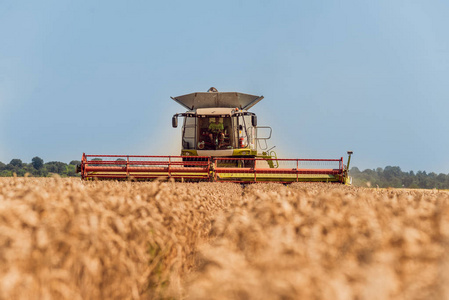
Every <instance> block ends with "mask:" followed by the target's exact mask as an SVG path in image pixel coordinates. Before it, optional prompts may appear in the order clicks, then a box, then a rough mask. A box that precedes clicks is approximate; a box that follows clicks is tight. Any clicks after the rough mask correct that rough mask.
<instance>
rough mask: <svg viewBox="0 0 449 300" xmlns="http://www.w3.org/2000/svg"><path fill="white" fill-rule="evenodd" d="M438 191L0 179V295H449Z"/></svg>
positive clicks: (447, 211)
mask: <svg viewBox="0 0 449 300" xmlns="http://www.w3.org/2000/svg"><path fill="white" fill-rule="evenodd" d="M448 204H449V193H447V192H444V191H436V190H429V191H423V190H395V189H367V188H355V187H348V186H341V185H332V184H317V183H316V184H307V183H301V184H300V183H295V184H291V185H289V186H283V185H278V184H254V185H248V186H246V187H242V186H240V185H237V184H220V183H174V182H148V183H138V182H81V181H80V180H79V179H61V178H0V299H449V290H448V286H449V263H448V262H449V258H448V247H449V244H448V242H449V239H448V238H449V205H448Z"/></svg>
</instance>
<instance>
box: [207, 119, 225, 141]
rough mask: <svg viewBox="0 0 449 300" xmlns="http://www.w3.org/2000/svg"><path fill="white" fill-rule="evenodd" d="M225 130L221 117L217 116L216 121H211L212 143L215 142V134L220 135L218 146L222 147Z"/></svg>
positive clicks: (210, 133) (210, 135)
mask: <svg viewBox="0 0 449 300" xmlns="http://www.w3.org/2000/svg"><path fill="white" fill-rule="evenodd" d="M223 130H224V126H223V123H221V122H220V118H219V117H216V118H215V122H210V124H209V138H210V141H211V143H212V144H214V134H215V135H218V136H217V137H218V141H219V144H218V148H220V147H221V145H222V143H223V139H224V134H223Z"/></svg>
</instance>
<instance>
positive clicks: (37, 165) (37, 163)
mask: <svg viewBox="0 0 449 300" xmlns="http://www.w3.org/2000/svg"><path fill="white" fill-rule="evenodd" d="M31 164H32V165H33V167H34V168H35V169H36V170H40V169H42V167H43V166H44V160H43V159H42V158H40V157H38V156H35V157H33V159H31Z"/></svg>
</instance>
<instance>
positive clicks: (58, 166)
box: [0, 156, 81, 177]
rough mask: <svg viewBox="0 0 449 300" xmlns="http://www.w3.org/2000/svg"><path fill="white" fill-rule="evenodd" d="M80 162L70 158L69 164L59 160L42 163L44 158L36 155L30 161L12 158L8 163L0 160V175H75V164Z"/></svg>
mask: <svg viewBox="0 0 449 300" xmlns="http://www.w3.org/2000/svg"><path fill="white" fill-rule="evenodd" d="M80 163H81V162H80V161H78V160H72V161H71V162H70V163H69V164H66V163H63V162H60V161H50V162H47V163H44V160H43V159H42V158H40V157H38V156H36V157H33V159H32V160H31V163H29V164H28V163H24V162H22V160H20V159H17V158H15V159H12V160H11V161H10V162H9V164H4V163H2V162H0V176H2V177H12V176H14V175H16V176H19V177H23V176H33V177H48V176H51V175H53V174H59V175H60V176H61V177H77V176H79V174H77V173H76V165H77V164H80Z"/></svg>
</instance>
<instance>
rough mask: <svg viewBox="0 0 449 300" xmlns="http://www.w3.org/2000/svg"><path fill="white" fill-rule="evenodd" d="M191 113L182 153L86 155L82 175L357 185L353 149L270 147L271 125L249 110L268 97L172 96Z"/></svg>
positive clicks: (214, 93) (184, 130) (214, 91)
mask: <svg viewBox="0 0 449 300" xmlns="http://www.w3.org/2000/svg"><path fill="white" fill-rule="evenodd" d="M172 99H173V100H174V101H176V102H177V103H179V104H180V105H182V106H183V107H184V108H185V109H186V110H187V111H186V112H184V113H177V114H175V115H174V116H173V119H172V126H173V127H175V128H176V127H178V118H179V117H183V118H184V119H183V126H182V142H181V155H180V156H149V155H92V154H89V155H87V154H84V153H83V156H82V158H81V165H80V166H79V167H77V170H78V171H79V172H80V173H81V178H82V179H84V180H88V179H113V180H130V179H132V180H154V179H158V178H171V179H173V180H178V181H214V182H237V183H244V184H246V183H256V182H279V183H284V184H288V183H292V182H335V183H343V184H351V182H352V179H351V177H350V176H349V172H348V170H349V163H350V159H351V155H352V151H348V155H349V157H348V160H347V164H346V165H345V164H344V162H343V157H341V158H338V159H309V158H300V159H280V158H277V156H276V153H275V152H274V151H273V150H272V149H273V148H270V149H268V144H267V140H268V139H270V137H271V128H270V127H269V126H259V125H258V124H257V123H258V122H257V116H256V115H255V114H254V113H253V112H250V111H249V109H250V108H251V107H253V106H254V105H256V104H257V103H258V102H260V101H261V100H262V99H263V96H256V95H250V94H244V93H237V92H218V91H217V89H215V88H210V89H209V91H208V92H198V93H191V94H186V95H182V96H178V97H172Z"/></svg>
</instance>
